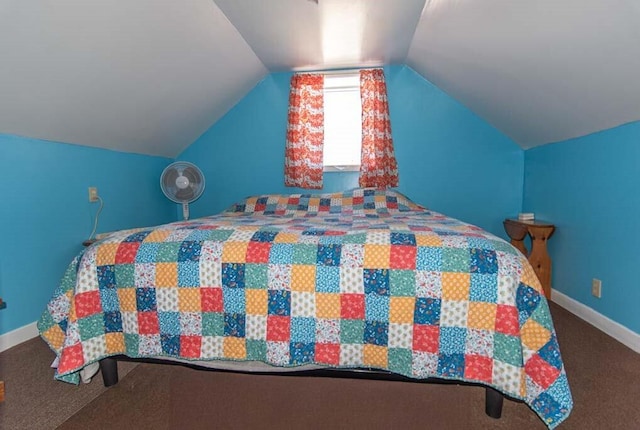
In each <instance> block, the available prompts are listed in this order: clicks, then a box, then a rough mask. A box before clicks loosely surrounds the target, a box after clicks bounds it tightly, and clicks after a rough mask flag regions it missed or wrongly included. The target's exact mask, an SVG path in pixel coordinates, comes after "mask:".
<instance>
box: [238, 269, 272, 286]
mask: <svg viewBox="0 0 640 430" xmlns="http://www.w3.org/2000/svg"><path fill="white" fill-rule="evenodd" d="M268 269H269V267H268V266H267V265H265V264H246V265H245V279H244V282H245V287H246V288H252V289H253V288H255V289H266V288H267V285H268V284H269V275H268Z"/></svg>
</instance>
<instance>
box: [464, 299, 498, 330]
mask: <svg viewBox="0 0 640 430" xmlns="http://www.w3.org/2000/svg"><path fill="white" fill-rule="evenodd" d="M496 311H497V305H495V304H491V303H482V302H470V303H469V317H468V319H467V327H469V328H477V329H481V330H493V329H494V327H495V325H496Z"/></svg>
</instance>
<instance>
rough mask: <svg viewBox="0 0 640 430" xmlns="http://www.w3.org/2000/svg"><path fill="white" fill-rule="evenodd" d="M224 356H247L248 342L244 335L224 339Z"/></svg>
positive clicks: (242, 357)
mask: <svg viewBox="0 0 640 430" xmlns="http://www.w3.org/2000/svg"><path fill="white" fill-rule="evenodd" d="M223 348H224V357H227V358H230V359H232V360H233V359H237V360H243V359H245V358H246V357H247V344H246V340H245V339H244V338H243V336H237V337H225V338H224V339H223Z"/></svg>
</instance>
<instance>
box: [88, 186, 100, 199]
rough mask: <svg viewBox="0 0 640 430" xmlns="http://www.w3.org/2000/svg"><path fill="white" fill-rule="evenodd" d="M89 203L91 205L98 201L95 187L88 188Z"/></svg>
mask: <svg viewBox="0 0 640 430" xmlns="http://www.w3.org/2000/svg"><path fill="white" fill-rule="evenodd" d="M89 201H90V202H91V203H93V202H97V201H98V188H97V187H89Z"/></svg>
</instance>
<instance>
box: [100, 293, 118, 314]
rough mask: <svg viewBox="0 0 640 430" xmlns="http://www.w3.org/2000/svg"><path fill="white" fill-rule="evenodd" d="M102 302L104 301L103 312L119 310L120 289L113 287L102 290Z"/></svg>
mask: <svg viewBox="0 0 640 430" xmlns="http://www.w3.org/2000/svg"><path fill="white" fill-rule="evenodd" d="M100 302H101V303H102V311H103V312H111V311H117V310H118V309H120V302H119V301H118V290H115V289H113V288H109V289H104V290H100Z"/></svg>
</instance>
